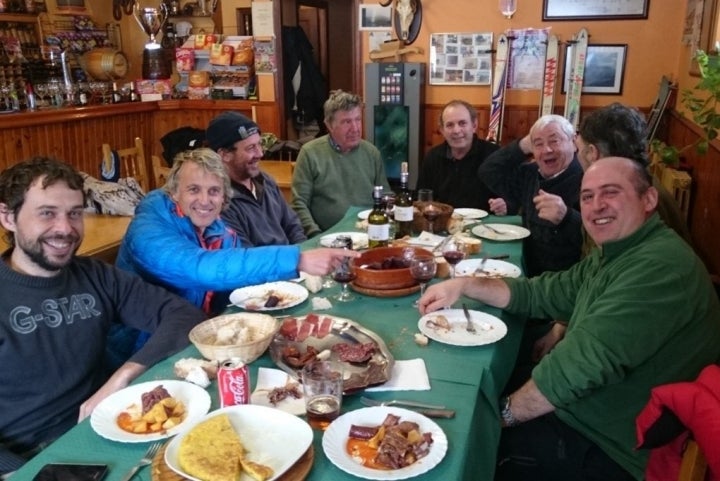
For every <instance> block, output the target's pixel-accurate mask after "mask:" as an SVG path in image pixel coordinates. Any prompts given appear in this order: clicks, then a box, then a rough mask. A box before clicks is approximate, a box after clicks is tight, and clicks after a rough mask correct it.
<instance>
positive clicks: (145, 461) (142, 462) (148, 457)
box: [122, 442, 163, 481]
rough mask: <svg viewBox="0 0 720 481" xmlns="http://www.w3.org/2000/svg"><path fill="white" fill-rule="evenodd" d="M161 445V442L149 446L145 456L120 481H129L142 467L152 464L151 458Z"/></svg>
mask: <svg viewBox="0 0 720 481" xmlns="http://www.w3.org/2000/svg"><path fill="white" fill-rule="evenodd" d="M162 445H163V443H162V442H157V443H155V444H151V445H150V447H149V448H148V450H147V451H145V455H144V456H143V457H142V459H141V460H140V461H138V463H137V464H136V465H135V466H133V468H132V469H131V470H130V471H129V472H128V473H127V474H126V475H125V477H124V478H122V481H130V480H131V479H132V478H133V476H135V473H137V472H138V469H140V468H142V467H143V466H149V465H150V464H152V461H153V458H154V457H155V455H156V454H157V452H158V451H159V450H160V447H161V446H162Z"/></svg>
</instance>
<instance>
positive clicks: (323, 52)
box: [296, 0, 362, 94]
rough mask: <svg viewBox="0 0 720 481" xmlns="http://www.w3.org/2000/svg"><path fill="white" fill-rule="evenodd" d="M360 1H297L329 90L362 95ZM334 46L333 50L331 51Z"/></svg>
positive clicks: (298, 19) (298, 10)
mask: <svg viewBox="0 0 720 481" xmlns="http://www.w3.org/2000/svg"><path fill="white" fill-rule="evenodd" d="M359 2H360V0H332V1H328V0H297V3H296V5H297V22H298V26H300V27H301V28H302V29H303V31H304V32H305V35H306V36H307V37H308V39H309V40H310V43H311V44H312V46H313V49H314V56H315V61H316V64H317V65H318V67H319V68H320V71H321V72H322V74H323V76H324V77H325V80H326V85H327V86H328V91H332V90H337V89H342V90H346V91H348V92H354V93H358V94H362V92H361V91H360V90H361V88H362V64H361V61H360V45H359V42H358V38H359V35H358V29H357V12H358V9H359ZM330 45H332V48H330Z"/></svg>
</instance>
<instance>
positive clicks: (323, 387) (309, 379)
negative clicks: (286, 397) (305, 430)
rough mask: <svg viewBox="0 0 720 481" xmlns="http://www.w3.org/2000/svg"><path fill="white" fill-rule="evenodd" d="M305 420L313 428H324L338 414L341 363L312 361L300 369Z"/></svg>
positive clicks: (340, 395)
mask: <svg viewBox="0 0 720 481" xmlns="http://www.w3.org/2000/svg"><path fill="white" fill-rule="evenodd" d="M302 383H303V394H304V395H305V411H306V412H307V420H308V423H309V424H310V426H311V427H312V428H313V429H321V430H323V431H324V430H325V429H327V427H328V426H329V425H330V423H331V422H333V421H334V420H335V419H336V418H337V417H338V416H339V415H340V406H341V405H342V393H343V365H342V364H341V363H339V362H335V361H313V362H311V363H309V364H307V365H305V367H304V368H303V370H302Z"/></svg>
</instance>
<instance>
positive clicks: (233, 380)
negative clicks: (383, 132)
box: [217, 357, 250, 408]
mask: <svg viewBox="0 0 720 481" xmlns="http://www.w3.org/2000/svg"><path fill="white" fill-rule="evenodd" d="M217 382H218V394H219V395H220V407H223V408H224V407H225V406H235V405H237V404H249V403H250V372H249V371H248V367H247V365H245V363H244V362H242V361H241V360H240V359H239V358H237V357H233V358H230V359H228V360H227V361H223V362H222V363H220V368H219V369H218V373H217Z"/></svg>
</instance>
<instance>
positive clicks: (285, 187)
mask: <svg viewBox="0 0 720 481" xmlns="http://www.w3.org/2000/svg"><path fill="white" fill-rule="evenodd" d="M260 170H262V171H263V172H265V173H266V174H269V175H270V177H272V178H273V179H275V182H277V185H278V187H279V188H280V191H281V192H282V194H283V197H284V198H285V200H286V201H287V202H290V201H291V199H292V193H291V185H292V176H293V171H294V170H295V162H289V161H286V160H261V161H260Z"/></svg>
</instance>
